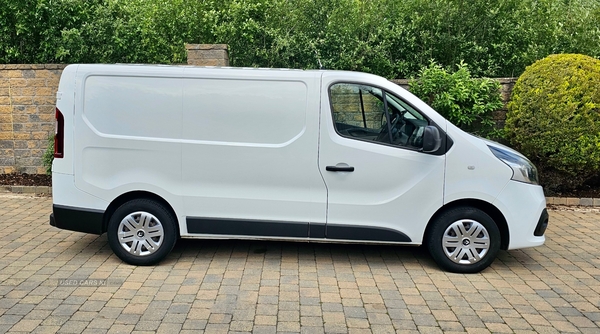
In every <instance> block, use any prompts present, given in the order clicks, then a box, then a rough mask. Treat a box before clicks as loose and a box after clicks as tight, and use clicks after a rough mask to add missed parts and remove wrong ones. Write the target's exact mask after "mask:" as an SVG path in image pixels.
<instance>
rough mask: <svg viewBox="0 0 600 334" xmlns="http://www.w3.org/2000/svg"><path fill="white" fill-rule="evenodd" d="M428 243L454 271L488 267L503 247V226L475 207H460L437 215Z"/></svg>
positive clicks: (441, 263)
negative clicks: (501, 231) (501, 230)
mask: <svg viewBox="0 0 600 334" xmlns="http://www.w3.org/2000/svg"><path fill="white" fill-rule="evenodd" d="M432 223H433V226H432V229H431V231H430V233H429V235H428V239H427V246H428V248H429V252H430V253H431V256H432V257H433V259H434V260H435V262H437V264H438V265H439V266H440V267H441V268H442V269H445V270H447V271H451V272H455V273H476V272H479V271H481V270H483V269H485V268H487V267H488V266H489V265H490V264H492V262H493V261H494V259H495V258H496V254H498V250H499V249H500V230H499V229H498V226H497V225H496V223H495V222H494V220H493V219H492V218H490V216H489V215H487V214H486V213H485V212H483V211H481V210H479V209H477V208H473V207H458V208H454V209H451V210H448V211H446V212H444V213H442V214H441V215H440V216H438V217H437V218H436V219H435V220H434V221H433V222H432Z"/></svg>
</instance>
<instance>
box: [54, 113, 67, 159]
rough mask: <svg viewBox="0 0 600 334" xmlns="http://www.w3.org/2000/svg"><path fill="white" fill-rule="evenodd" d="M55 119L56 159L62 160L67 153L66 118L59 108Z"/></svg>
mask: <svg viewBox="0 0 600 334" xmlns="http://www.w3.org/2000/svg"><path fill="white" fill-rule="evenodd" d="M55 117H56V122H55V127H54V158H62V157H63V156H64V153H65V118H64V117H63V114H62V113H61V112H60V110H58V108H56V116H55Z"/></svg>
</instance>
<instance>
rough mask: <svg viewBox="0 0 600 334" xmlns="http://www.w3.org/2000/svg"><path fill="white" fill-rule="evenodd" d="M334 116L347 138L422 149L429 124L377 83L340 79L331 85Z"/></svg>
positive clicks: (340, 132)
mask: <svg viewBox="0 0 600 334" xmlns="http://www.w3.org/2000/svg"><path fill="white" fill-rule="evenodd" d="M329 96H330V101H331V109H332V112H333V120H334V124H335V128H336V131H337V133H338V134H340V135H341V136H343V137H346V138H352V139H357V140H363V141H372V142H378V143H386V144H391V145H395V146H401V147H407V148H411V149H420V148H422V147H423V132H424V128H425V127H426V126H427V125H428V121H427V119H425V118H424V117H423V116H422V115H421V114H420V113H418V112H417V111H416V110H415V109H414V108H412V107H411V106H410V105H408V104H406V103H405V102H404V101H402V100H400V99H398V98H397V97H395V96H393V95H391V94H389V93H387V94H386V92H385V91H384V90H382V89H380V88H377V87H371V86H367V85H360V84H350V83H338V84H334V85H332V86H331V87H330V88H329Z"/></svg>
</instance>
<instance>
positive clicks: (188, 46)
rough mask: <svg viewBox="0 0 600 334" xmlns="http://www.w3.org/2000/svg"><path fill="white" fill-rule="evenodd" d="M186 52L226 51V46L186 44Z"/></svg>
mask: <svg viewBox="0 0 600 334" xmlns="http://www.w3.org/2000/svg"><path fill="white" fill-rule="evenodd" d="M185 49H186V50H227V44H186V45H185Z"/></svg>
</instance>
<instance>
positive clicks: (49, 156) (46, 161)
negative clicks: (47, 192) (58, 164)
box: [42, 136, 54, 175]
mask: <svg viewBox="0 0 600 334" xmlns="http://www.w3.org/2000/svg"><path fill="white" fill-rule="evenodd" d="M53 160H54V136H50V137H48V146H47V147H46V150H45V151H44V155H43V156H42V164H43V165H44V167H45V168H46V174H48V175H52V161H53Z"/></svg>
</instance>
